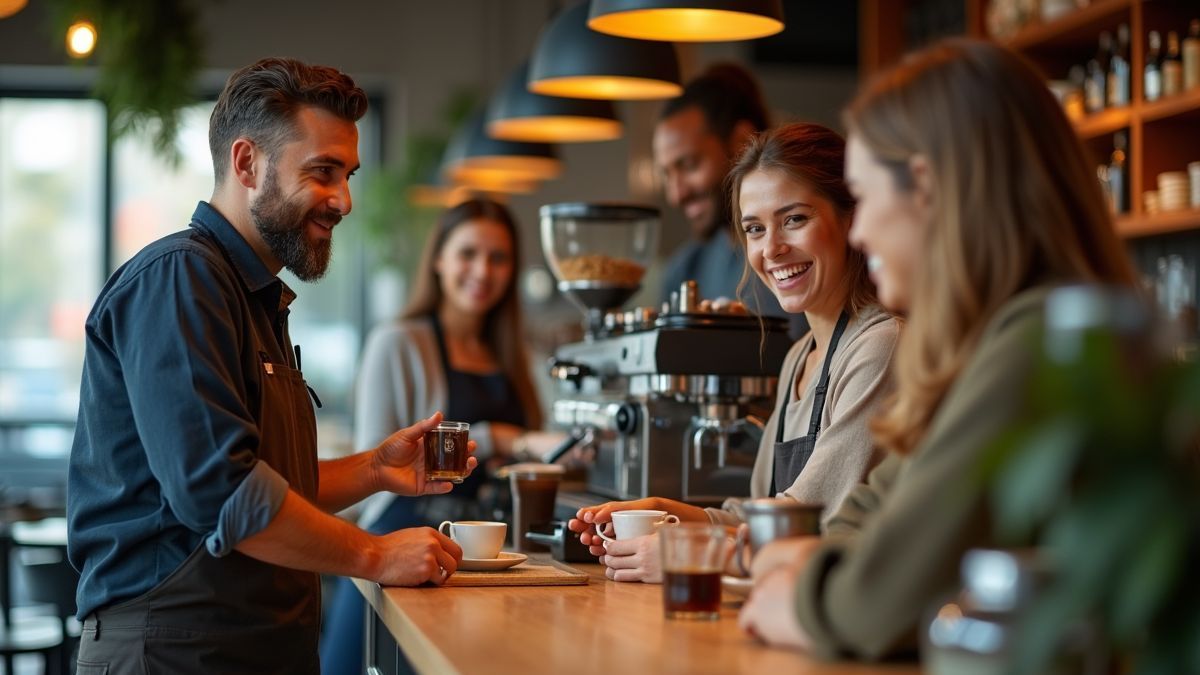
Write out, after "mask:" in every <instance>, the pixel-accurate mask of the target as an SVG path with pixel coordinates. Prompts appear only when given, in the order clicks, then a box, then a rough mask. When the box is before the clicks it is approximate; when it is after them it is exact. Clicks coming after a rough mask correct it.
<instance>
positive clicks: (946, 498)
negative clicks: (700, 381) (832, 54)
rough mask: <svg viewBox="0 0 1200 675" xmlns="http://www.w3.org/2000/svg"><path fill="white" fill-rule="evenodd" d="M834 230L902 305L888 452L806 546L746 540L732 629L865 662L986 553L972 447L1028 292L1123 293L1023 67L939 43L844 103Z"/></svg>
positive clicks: (1111, 248) (1018, 332)
mask: <svg viewBox="0 0 1200 675" xmlns="http://www.w3.org/2000/svg"><path fill="white" fill-rule="evenodd" d="M845 120H846V126H847V128H848V129H849V140H848V143H847V151H846V179H847V182H848V183H849V185H850V189H851V191H852V192H853V193H854V195H855V196H856V197H857V198H858V209H857V211H856V213H855V219H854V226H853V228H852V229H851V231H850V240H851V242H852V243H853V244H854V245H855V246H858V247H859V248H861V249H862V250H863V252H864V253H866V254H867V256H868V261H869V267H870V270H871V276H872V278H873V279H874V280H875V283H876V285H877V287H878V289H879V298H880V301H881V302H883V304H884V306H885V307H887V308H888V309H891V310H893V311H896V312H903V313H905V314H906V315H907V320H906V323H905V330H904V333H903V335H902V336H901V338H900V344H899V347H898V348H897V352H896V359H895V383H896V391H895V393H894V394H893V395H892V396H891V397H890V398H889V399H888V401H887V402H886V404H885V406H884V407H883V409H882V412H881V414H880V415H879V417H878V418H877V419H876V420H875V421H874V423H873V425H872V430H873V431H874V434H875V438H876V440H877V441H878V442H879V444H880V445H881V446H882V447H884V448H886V449H887V450H888V451H889V456H888V457H887V458H886V459H885V460H884V461H883V462H882V463H881V464H880V465H879V466H878V467H877V468H876V469H875V470H874V471H872V472H871V474H870V477H869V480H868V482H867V484H865V485H862V486H859V487H857V488H855V490H854V491H853V492H851V494H850V496H849V497H848V498H847V499H846V501H845V502H844V503H843V506H842V508H841V510H840V511H839V512H838V513H837V514H835V515H834V517H833V519H832V521H831V523H830V525H829V528H828V529H827V531H826V533H825V536H824V537H823V538H819V539H818V538H816V537H805V538H802V539H798V540H792V541H787V542H777V543H773V544H771V545H769V546H767V547H765V548H764V549H763V550H762V551H761V552H760V553H759V554H758V555H757V556H756V557H755V560H754V577H755V586H754V590H753V592H752V594H751V596H750V598H749V600H748V601H747V603H746V605H745V606H744V607H743V609H742V614H741V624H742V626H743V627H744V628H745V629H746V630H748V631H750V632H752V633H754V634H756V635H758V636H759V637H760V638H762V639H763V640H765V641H766V642H768V643H771V644H777V645H788V646H792V647H797V648H802V649H807V650H811V651H813V652H816V653H818V654H820V655H823V656H826V657H835V656H838V657H844V656H852V657H856V658H863V659H878V658H882V657H884V656H887V655H890V654H894V653H896V652H902V651H908V650H911V649H913V648H914V647H915V636H916V631H917V628H918V620H919V617H921V615H922V614H923V612H925V611H927V610H928V609H929V607H930V604H931V603H932V602H933V601H934V600H935V599H936V598H938V597H941V594H942V593H943V592H948V591H950V590H953V589H954V588H955V587H956V586H957V583H958V578H959V562H960V560H961V559H962V555H963V553H965V552H966V551H967V550H968V549H970V548H973V547H977V546H984V547H986V546H991V545H994V544H995V543H996V542H994V541H993V539H992V538H991V535H990V529H989V517H988V513H987V507H986V504H985V500H984V496H985V495H984V486H983V485H982V484H981V481H980V480H979V479H978V467H979V464H980V460H981V458H982V456H983V455H984V454H985V452H986V450H987V449H988V448H989V447H990V445H991V444H992V442H993V441H994V440H995V439H996V438H997V436H999V435H1000V434H1002V433H1003V432H1004V431H1005V430H1006V429H1008V428H1009V427H1010V426H1011V425H1012V424H1013V423H1014V422H1015V421H1016V420H1017V419H1018V417H1019V416H1020V414H1021V412H1022V402H1023V401H1024V400H1025V398H1026V394H1027V390H1028V386H1029V382H1030V377H1031V375H1032V371H1033V368H1034V365H1035V362H1036V359H1037V357H1038V354H1039V344H1040V343H1039V342H1038V335H1039V331H1040V328H1041V325H1042V321H1043V312H1044V304H1045V299H1046V296H1047V294H1048V293H1049V292H1050V291H1051V290H1052V289H1054V288H1055V287H1057V286H1060V285H1065V284H1079V283H1099V284H1116V285H1122V286H1130V287H1132V285H1133V283H1134V275H1133V272H1132V269H1131V267H1130V263H1129V261H1128V259H1127V257H1126V254H1125V251H1124V247H1123V246H1122V244H1121V242H1120V241H1119V240H1118V239H1117V236H1116V234H1115V232H1114V229H1113V223H1112V218H1111V216H1110V215H1109V212H1108V209H1107V207H1106V206H1105V202H1104V199H1103V197H1102V195H1101V191H1100V186H1099V185H1098V183H1097V181H1096V175H1095V171H1094V167H1093V166H1092V164H1091V163H1090V162H1089V161H1088V159H1087V158H1086V156H1085V153H1084V152H1083V149H1082V148H1081V147H1080V144H1079V141H1078V140H1077V139H1076V137H1075V132H1074V130H1073V129H1072V128H1071V125H1070V123H1069V122H1068V121H1067V119H1066V117H1065V116H1064V115H1063V112H1062V110H1061V109H1060V108H1059V105H1058V103H1057V102H1056V101H1055V100H1054V97H1053V96H1051V94H1050V91H1049V90H1048V89H1047V88H1046V85H1045V82H1043V81H1042V79H1041V77H1040V76H1039V75H1038V73H1037V71H1036V70H1035V69H1034V67H1033V66H1031V65H1030V64H1029V63H1028V62H1027V61H1026V60H1025V59H1024V58H1023V57H1021V56H1019V55H1017V54H1016V53H1014V52H1012V51H1009V50H1007V49H1005V48H1003V47H1000V46H997V45H994V44H991V43H987V42H980V41H973V40H965V39H956V40H948V41H945V42H942V43H939V44H937V45H934V46H933V47H930V48H928V49H925V50H923V51H920V52H918V53H916V54H914V55H912V56H911V57H909V58H908V59H907V60H905V61H904V62H902V63H901V64H899V65H897V66H895V67H893V68H892V69H890V70H888V71H886V72H884V73H883V74H881V75H880V76H879V77H877V78H876V79H875V80H874V81H873V82H872V83H871V84H870V85H869V86H868V87H867V88H866V89H865V90H864V91H862V92H861V93H860V94H859V95H858V97H857V98H856V99H855V100H854V102H853V103H851V104H850V107H849V108H848V109H847V111H846V114H845Z"/></svg>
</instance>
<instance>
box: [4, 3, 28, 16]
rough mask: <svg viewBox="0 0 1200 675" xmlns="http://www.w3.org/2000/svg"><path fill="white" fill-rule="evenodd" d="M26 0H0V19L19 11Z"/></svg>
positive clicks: (23, 6)
mask: <svg viewBox="0 0 1200 675" xmlns="http://www.w3.org/2000/svg"><path fill="white" fill-rule="evenodd" d="M26 4H28V0H0V19H6V18H8V17H10V16H12V15H13V14H16V13H17V12H19V11H21V10H22V9H24V8H25V5H26Z"/></svg>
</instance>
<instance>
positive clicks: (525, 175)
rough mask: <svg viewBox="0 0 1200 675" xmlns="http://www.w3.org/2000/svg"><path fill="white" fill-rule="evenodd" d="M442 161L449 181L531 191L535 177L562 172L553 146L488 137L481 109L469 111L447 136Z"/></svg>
mask: <svg viewBox="0 0 1200 675" xmlns="http://www.w3.org/2000/svg"><path fill="white" fill-rule="evenodd" d="M442 165H443V173H444V175H445V176H446V177H447V178H449V179H450V180H451V182H454V183H456V184H460V185H467V186H469V187H472V188H475V189H478V190H489V191H491V190H495V191H501V192H528V191H532V189H533V188H534V187H536V185H537V182H538V181H540V180H546V179H550V178H557V177H558V175H559V174H560V173H562V161H561V160H559V158H558V152H557V151H556V150H555V148H554V146H552V145H550V144H549V143H524V142H518V141H505V140H500V139H496V138H492V137H490V136H488V135H487V132H486V131H485V130H484V115H483V113H482V112H478V113H476V114H474V115H472V116H471V117H470V118H469V119H468V120H467V122H466V124H464V125H463V126H462V127H460V128H459V129H458V131H457V132H456V133H455V134H454V136H453V137H452V138H451V139H450V144H449V145H448V146H447V147H446V154H445V156H444V158H443V162H442ZM506 186H507V187H508V188H510V189H504V188H505V187H506Z"/></svg>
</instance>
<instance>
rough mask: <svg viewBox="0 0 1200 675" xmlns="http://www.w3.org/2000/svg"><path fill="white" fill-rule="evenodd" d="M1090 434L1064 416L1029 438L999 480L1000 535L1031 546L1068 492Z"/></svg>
mask: <svg viewBox="0 0 1200 675" xmlns="http://www.w3.org/2000/svg"><path fill="white" fill-rule="evenodd" d="M1084 434H1085V428H1084V426H1083V425H1082V424H1081V423H1080V422H1079V420H1077V419H1075V418H1073V417H1068V416H1060V417H1056V418H1054V419H1051V420H1048V421H1046V423H1045V424H1043V425H1041V426H1039V427H1036V428H1034V429H1032V430H1031V431H1029V432H1028V433H1026V434H1025V435H1024V437H1023V438H1022V439H1020V442H1021V449H1020V451H1019V452H1016V453H1013V454H1012V456H1011V457H1010V458H1009V461H1008V462H1007V464H1005V465H1004V466H1003V467H1002V468H1001V469H1000V471H999V473H998V475H997V476H996V483H995V493H994V509H995V513H996V520H997V526H998V527H999V529H1000V535H1001V536H1002V537H1007V538H1010V539H1014V540H1027V539H1028V537H1029V536H1030V534H1031V533H1032V531H1033V528H1034V526H1035V525H1036V524H1037V523H1039V522H1041V521H1042V520H1043V519H1045V518H1046V516H1047V515H1049V514H1050V512H1051V510H1052V509H1053V507H1054V506H1055V504H1056V503H1057V502H1058V501H1059V500H1060V498H1061V496H1062V495H1064V494H1065V493H1066V491H1067V488H1068V481H1069V479H1070V476H1071V471H1072V469H1073V467H1074V464H1075V460H1076V457H1077V456H1078V454H1079V452H1080V449H1081V447H1082V440H1083V439H1084Z"/></svg>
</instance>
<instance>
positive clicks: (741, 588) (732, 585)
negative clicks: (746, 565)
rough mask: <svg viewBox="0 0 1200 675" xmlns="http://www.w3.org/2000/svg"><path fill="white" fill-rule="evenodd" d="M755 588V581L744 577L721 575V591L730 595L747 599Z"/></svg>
mask: <svg viewBox="0 0 1200 675" xmlns="http://www.w3.org/2000/svg"><path fill="white" fill-rule="evenodd" d="M753 588H754V580H753V579H746V578H743V577H735V576H731V575H729V574H722V575H721V590H723V591H725V592H726V593H728V594H729V595H732V596H735V597H738V598H745V597H747V596H748V595H750V591H751V590H752V589H753Z"/></svg>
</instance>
